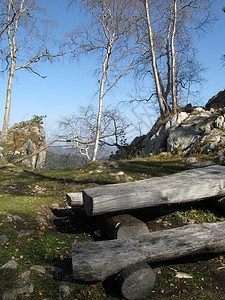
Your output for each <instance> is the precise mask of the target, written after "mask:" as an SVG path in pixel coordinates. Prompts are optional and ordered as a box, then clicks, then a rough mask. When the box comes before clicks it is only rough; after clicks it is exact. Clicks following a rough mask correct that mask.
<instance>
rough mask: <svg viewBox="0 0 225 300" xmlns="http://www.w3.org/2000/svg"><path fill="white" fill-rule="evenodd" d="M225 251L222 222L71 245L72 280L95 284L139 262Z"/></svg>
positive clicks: (224, 224) (224, 232) (224, 223)
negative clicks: (121, 238)
mask: <svg viewBox="0 0 225 300" xmlns="http://www.w3.org/2000/svg"><path fill="white" fill-rule="evenodd" d="M224 251H225V222H219V223H210V224H201V225H197V224H192V225H186V226H183V227H178V228H175V229H169V230H162V231H157V232H152V233H149V234H145V235H141V236H137V237H133V238H129V239H123V240H109V241H100V242H88V243H75V244H73V245H72V265H73V277H74V279H79V280H83V281H99V280H104V279H106V278H107V277H109V276H111V275H113V274H116V273H119V272H120V271H122V270H123V269H125V268H126V267H128V266H130V265H132V264H136V263H143V262H149V263H150V262H158V261H167V260H171V259H176V258H179V257H183V256H187V255H192V254H197V253H219V252H224Z"/></svg>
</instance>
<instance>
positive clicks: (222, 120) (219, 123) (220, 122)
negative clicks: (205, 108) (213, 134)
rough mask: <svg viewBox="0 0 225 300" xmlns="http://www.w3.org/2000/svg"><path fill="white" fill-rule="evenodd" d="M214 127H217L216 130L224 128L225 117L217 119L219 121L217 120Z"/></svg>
mask: <svg viewBox="0 0 225 300" xmlns="http://www.w3.org/2000/svg"><path fill="white" fill-rule="evenodd" d="M214 125H215V127H216V128H223V125H224V117H223V116H219V117H217V119H216V120H215V123H214Z"/></svg>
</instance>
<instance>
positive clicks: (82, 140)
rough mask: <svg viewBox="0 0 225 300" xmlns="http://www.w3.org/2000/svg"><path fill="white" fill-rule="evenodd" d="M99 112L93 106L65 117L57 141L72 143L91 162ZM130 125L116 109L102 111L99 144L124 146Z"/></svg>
mask: <svg viewBox="0 0 225 300" xmlns="http://www.w3.org/2000/svg"><path fill="white" fill-rule="evenodd" d="M97 120H98V112H97V111H96V108H95V107H94V106H93V105H88V106H81V107H80V108H79V112H78V113H77V114H71V115H69V116H63V117H62V118H61V120H60V121H59V132H62V133H61V134H57V139H58V140H59V139H61V140H64V141H65V140H66V141H67V142H70V143H71V142H72V145H73V146H74V149H77V150H78V151H79V153H80V154H81V155H83V156H85V157H86V158H87V159H88V160H89V161H90V160H91V156H92V153H93V149H94V145H95V136H96V124H97ZM127 128H128V124H127V123H126V122H125V119H124V118H123V117H122V115H121V114H120V113H119V111H118V109H116V108H110V107H109V108H105V109H103V111H102V118H101V131H100V134H99V144H100V145H101V147H104V145H108V146H116V147H117V148H120V147H121V146H122V145H123V144H124V138H125V130H126V129H127Z"/></svg>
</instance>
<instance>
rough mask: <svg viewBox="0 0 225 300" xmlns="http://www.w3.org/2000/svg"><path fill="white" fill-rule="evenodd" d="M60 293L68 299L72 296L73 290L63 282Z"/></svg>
mask: <svg viewBox="0 0 225 300" xmlns="http://www.w3.org/2000/svg"><path fill="white" fill-rule="evenodd" d="M59 292H60V294H61V296H62V297H63V298H67V297H69V296H70V294H71V289H70V287H69V285H68V284H67V283H66V282H62V283H61V284H60V286H59Z"/></svg>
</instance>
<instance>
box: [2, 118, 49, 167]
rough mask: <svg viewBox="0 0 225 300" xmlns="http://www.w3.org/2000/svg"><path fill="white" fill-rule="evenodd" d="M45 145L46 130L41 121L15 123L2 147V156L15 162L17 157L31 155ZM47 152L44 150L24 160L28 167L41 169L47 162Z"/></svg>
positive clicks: (23, 162)
mask: <svg viewBox="0 0 225 300" xmlns="http://www.w3.org/2000/svg"><path fill="white" fill-rule="evenodd" d="M43 146H45V130H44V127H43V125H42V124H41V123H39V122H35V121H34V120H30V121H22V122H20V123H16V124H14V125H13V126H12V127H11V128H10V129H9V130H8V135H7V139H6V141H5V143H4V145H3V148H2V151H1V153H2V157H3V158H4V159H6V160H7V161H8V162H12V163H14V162H15V161H16V160H17V159H19V158H21V157H24V156H27V155H31V154H32V153H33V152H34V151H36V150H38V149H40V148H41V147H43ZM45 155H46V152H45V151H42V152H40V153H39V154H37V155H34V156H32V157H31V158H28V159H25V160H23V161H22V164H23V165H24V166H26V167H30V168H33V169H40V168H42V167H43V165H44V162H45Z"/></svg>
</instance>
